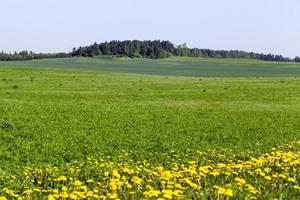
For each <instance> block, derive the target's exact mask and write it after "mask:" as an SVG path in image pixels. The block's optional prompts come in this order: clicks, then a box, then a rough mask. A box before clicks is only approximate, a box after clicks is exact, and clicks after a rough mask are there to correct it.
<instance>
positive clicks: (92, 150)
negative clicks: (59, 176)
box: [0, 58, 300, 173]
mask: <svg viewBox="0 0 300 200" xmlns="http://www.w3.org/2000/svg"><path fill="white" fill-rule="evenodd" d="M176 59H177V58H175V60H176ZM175 60H174V59H171V60H164V61H156V60H113V61H111V60H103V59H60V60H38V61H33V62H12V63H1V64H0V93H1V96H0V123H3V122H7V124H12V126H13V127H7V126H4V125H5V124H2V125H1V126H2V128H0V162H1V166H0V168H1V171H0V173H11V172H18V171H19V170H21V168H22V167H24V166H26V165H37V166H40V165H45V164H63V163H66V162H69V161H75V160H81V159H83V158H84V157H85V156H86V155H92V156H94V157H97V156H100V155H117V154H119V153H120V151H121V150H123V149H124V150H127V151H131V152H132V155H133V156H136V157H137V158H139V159H143V158H146V159H150V160H151V161H153V162H155V161H157V162H161V161H162V160H163V159H164V158H163V156H162V155H161V152H169V151H171V150H175V151H178V152H179V153H182V154H185V153H188V152H195V151H196V150H207V149H210V148H230V149H231V150H232V151H233V152H235V153H236V154H238V153H239V152H244V151H251V152H253V154H256V153H257V154H259V153H262V152H266V151H269V150H270V149H271V148H272V147H273V146H275V145H279V144H284V143H288V142H290V141H294V140H299V139H300V134H299V131H300V125H299V121H300V112H299V110H300V87H299V86H300V78H292V77H290V78H288V77H286V78H280V77H278V78H274V77H269V78H267V77H266V78H255V77H235V78H234V77H231V78H217V77H215V78H212V77H211V78H209V77H206V78H205V77H204V78H203V77H202V78H199V77H172V76H145V75H130V74H118V73H110V72H106V73H99V72H94V71H90V72H89V71H78V70H70V69H73V68H74V69H82V68H83V67H82V66H85V67H84V68H85V69H89V70H95V69H99V70H100V69H101V70H106V69H107V70H111V71H117V72H134V73H144V72H145V73H146V74H152V73H153V74H169V75H174V74H179V73H180V74H183V75H201V74H202V75H203V76H204V75H208V74H210V75H213V74H215V75H217V74H218V75H222V74H223V75H224V76H226V75H232V76H233V75H238V74H243V73H247V75H250V74H251V73H250V72H249V71H245V72H244V71H243V70H242V67H241V64H239V68H241V70H240V71H231V72H232V73H236V74H232V73H231V72H230V74H228V73H229V71H228V70H222V71H217V70H216V69H217V68H220V67H221V66H224V67H225V68H226V67H228V68H230V66H229V65H230V64H228V63H230V62H232V60H228V61H224V63H220V65H218V64H217V62H218V60H214V61H213V63H215V65H216V67H215V68H214V69H212V70H211V71H210V70H208V71H206V72H204V71H203V72H202V69H204V68H205V69H208V67H209V66H213V65H212V62H211V61H210V60H205V59H203V60H201V63H202V64H203V65H204V66H202V64H199V62H198V61H196V62H195V61H193V60H190V61H184V59H183V60H182V61H175ZM241 61H242V60H241ZM181 62H182V63H181ZM227 62H228V63H227ZM235 62H237V61H235ZM243 62H250V61H245V60H244V61H243ZM255 62H257V61H255ZM255 62H254V61H253V63H252V62H251V67H254V68H255V69H258V68H259V67H263V66H268V67H270V69H267V68H263V69H261V70H262V72H264V73H267V74H268V75H269V76H271V75H283V74H285V75H287V74H288V73H291V74H290V75H292V74H293V75H295V76H296V75H297V74H296V72H297V71H299V69H298V65H295V64H282V63H279V64H269V63H263V62H257V66H256V64H255ZM164 63H165V64H164ZM193 63H195V64H193ZM206 63H209V64H206ZM96 64H97V65H96ZM156 64H157V65H156ZM106 65H107V67H106ZM139 65H141V66H139ZM177 65H178V67H176V66H177ZM252 65H253V66H252ZM25 66H30V67H31V68H32V69H29V68H26V67H25ZM162 66H164V67H163V68H162V69H161V68H160V67H162ZM184 66H185V67H186V69H184V70H183V67H184ZM110 67H112V69H110ZM122 67H124V69H123V68H122ZM138 67H140V68H141V69H139V68H138ZM147 67H150V69H147ZM172 67H175V69H173V68H172ZM197 67H199V68H200V69H201V70H200V69H199V70H198V68H197ZM47 68H54V69H47ZM56 68H57V69H64V70H55V69H56ZM171 68H172V69H171ZM234 68H235V66H233V67H231V68H230V69H231V70H233V69H234ZM249 68H250V64H249V66H248V64H245V69H247V70H249ZM179 69H180V70H179ZM222 69H223V68H222ZM271 69H278V70H279V69H280V70H279V71H281V70H283V71H284V70H286V69H288V70H286V71H285V72H280V73H279V71H276V70H275V72H273V71H271ZM122 70H123V71H122ZM148 70H149V71H148ZM193 70H194V71H193ZM248 72H249V73H248ZM256 73H257V72H256ZM156 153H157V154H156Z"/></svg>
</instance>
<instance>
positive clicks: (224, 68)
mask: <svg viewBox="0 0 300 200" xmlns="http://www.w3.org/2000/svg"><path fill="white" fill-rule="evenodd" d="M0 66H2V67H3V66H7V67H9V66H10V67H23V68H49V69H64V70H66V69H69V70H74V69H75V70H89V71H100V72H116V73H129V74H148V75H164V76H196V77H203V76H205V77H241V76H242V77H256V76H258V77H275V76H276V77H287V76H288V77H294V76H300V64H299V63H288V62H266V61H258V60H245V59H212V58H188V57H172V58H168V59H130V58H112V57H99V58H64V59H44V60H34V61H19V62H7V63H0Z"/></svg>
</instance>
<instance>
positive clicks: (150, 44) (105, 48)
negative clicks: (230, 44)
mask: <svg viewBox="0 0 300 200" xmlns="http://www.w3.org/2000/svg"><path fill="white" fill-rule="evenodd" d="M71 55H72V56H82V57H94V56H99V55H106V56H127V57H131V58H152V59H161V58H167V57H170V56H187V57H203V58H245V59H258V60H266V61H281V62H291V61H296V62H300V58H299V57H296V58H295V59H290V58H286V57H283V56H281V55H274V54H259V53H254V52H250V53H249V52H245V51H238V50H234V51H226V50H210V49H199V48H189V47H188V46H187V45H186V44H183V45H178V46H176V47H175V45H174V44H172V43H171V42H169V41H160V40H154V41H148V40H147V41H139V40H126V41H116V40H114V41H110V42H104V43H100V44H97V43H94V44H93V45H90V46H85V47H79V48H74V49H73V51H72V52H71Z"/></svg>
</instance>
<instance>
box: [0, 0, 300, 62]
mask: <svg viewBox="0 0 300 200" xmlns="http://www.w3.org/2000/svg"><path fill="white" fill-rule="evenodd" d="M299 11H300V1H299V0H209V1H207V0H184V1H183V0H106V1H104V0H26V1H25V0H1V6H0V18H1V19H2V20H1V24H0V51H1V50H4V51H10V52H11V51H15V50H17V51H19V50H23V49H28V50H33V51H36V52H58V51H70V50H71V49H72V48H73V47H78V46H80V45H88V44H90V43H93V42H95V41H96V42H102V41H106V40H116V39H117V40H125V39H140V40H144V39H162V40H170V41H171V42H174V43H175V44H182V43H184V42H186V43H187V44H188V46H190V47H199V48H211V49H239V50H246V51H255V52H263V53H276V54H283V55H285V56H291V57H294V56H296V55H300V22H299V20H300V12H299Z"/></svg>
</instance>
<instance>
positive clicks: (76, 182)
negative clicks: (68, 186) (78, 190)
mask: <svg viewBox="0 0 300 200" xmlns="http://www.w3.org/2000/svg"><path fill="white" fill-rule="evenodd" d="M74 185H75V186H76V187H78V186H81V185H82V182H81V181H79V180H76V181H75V182H74Z"/></svg>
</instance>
